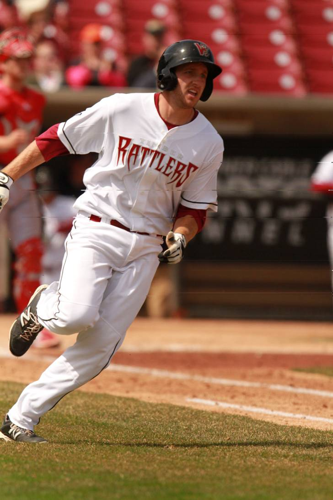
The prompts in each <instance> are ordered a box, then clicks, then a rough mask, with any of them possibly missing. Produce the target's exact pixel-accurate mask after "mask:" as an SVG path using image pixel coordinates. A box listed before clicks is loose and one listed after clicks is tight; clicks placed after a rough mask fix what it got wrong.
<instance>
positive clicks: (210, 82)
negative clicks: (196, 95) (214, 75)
mask: <svg viewBox="0 0 333 500" xmlns="http://www.w3.org/2000/svg"><path fill="white" fill-rule="evenodd" d="M212 92H213V80H212V79H211V78H209V76H208V78H207V82H206V87H205V88H204V91H203V93H202V96H201V97H200V101H203V102H206V101H208V99H209V98H210V96H211V95H212Z"/></svg>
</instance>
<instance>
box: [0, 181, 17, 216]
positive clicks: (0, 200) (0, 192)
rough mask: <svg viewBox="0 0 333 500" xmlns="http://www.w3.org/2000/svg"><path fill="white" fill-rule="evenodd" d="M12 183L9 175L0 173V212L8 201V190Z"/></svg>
mask: <svg viewBox="0 0 333 500" xmlns="http://www.w3.org/2000/svg"><path fill="white" fill-rule="evenodd" d="M13 182H14V181H13V179H12V178H11V177H9V175H7V174H5V173H4V172H0V212H1V210H2V209H3V207H4V206H5V205H6V203H7V201H8V200H9V189H10V187H11V185H12V184H13Z"/></svg>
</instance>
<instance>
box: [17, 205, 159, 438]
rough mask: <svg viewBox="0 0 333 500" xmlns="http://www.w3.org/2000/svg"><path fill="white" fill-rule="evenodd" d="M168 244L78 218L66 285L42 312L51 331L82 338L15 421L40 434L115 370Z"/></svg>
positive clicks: (52, 291)
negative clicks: (48, 416)
mask: <svg viewBox="0 0 333 500" xmlns="http://www.w3.org/2000/svg"><path fill="white" fill-rule="evenodd" d="M161 243H162V238H160V237H157V236H146V235H139V234H136V233H130V232H127V231H125V230H123V229H119V228H117V227H114V226H111V225H110V224H108V223H107V222H94V221H91V220H89V219H88V218H87V217H85V216H83V215H78V216H77V218H76V219H75V221H74V224H73V229H72V231H71V232H70V234H69V236H68V238H67V240H66V243H65V256H64V261H63V266H62V271H61V275H60V279H59V282H54V283H52V284H51V285H50V286H49V287H48V288H47V289H46V290H45V291H44V292H43V293H42V295H41V298H40V301H39V303H38V306H37V314H38V318H39V321H40V323H41V324H42V325H43V326H45V328H47V329H48V330H50V331H51V332H54V333H58V334H63V335H70V334H73V333H76V332H79V335H78V336H77V341H76V343H75V344H74V345H73V346H72V347H70V348H69V349H67V350H66V351H65V352H64V353H63V354H62V355H61V356H60V357H59V358H58V359H57V360H56V361H54V362H53V363H52V364H51V365H50V366H49V367H48V368H47V369H46V370H45V371H44V373H42V375H41V377H40V379H39V380H38V381H36V382H33V383H32V384H30V385H28V386H27V387H26V388H25V389H24V391H23V392H22V394H21V395H20V397H19V399H18V401H17V402H16V404H15V405H14V406H13V407H12V408H11V410H10V411H9V412H8V414H9V418H10V420H11V421H12V422H13V423H15V424H16V425H19V426H20V427H24V428H26V429H30V430H33V427H34V426H35V425H36V424H38V422H39V420H40V418H41V416H42V415H44V414H45V413H46V412H47V411H49V410H50V409H51V408H53V407H54V406H55V405H56V404H57V403H58V402H59V401H60V399H61V398H63V397H64V396H65V395H66V394H68V393H69V392H71V391H73V390H75V389H77V388H78V387H80V386H82V385H83V384H85V383H86V382H88V381H89V380H91V379H93V378H94V377H96V376H97V375H98V374H99V373H100V372H101V371H102V370H103V369H105V368H106V367H107V366H108V365H109V363H110V361H111V358H112V356H113V355H114V354H115V352H116V351H117V350H118V349H119V347H120V346H121V344H122V342H123V340H124V337H125V334H126V330H127V329H128V327H129V326H130V324H131V323H132V322H133V320H134V319H135V317H136V316H137V314H138V312H139V310H140V308H141V307H142V305H143V303H144V301H145V299H146V296H147V294H148V292H149V288H150V284H151V281H152V279H153V277H154V274H155V272H156V269H157V267H158V263H159V261H158V258H157V255H158V253H159V252H160V251H161Z"/></svg>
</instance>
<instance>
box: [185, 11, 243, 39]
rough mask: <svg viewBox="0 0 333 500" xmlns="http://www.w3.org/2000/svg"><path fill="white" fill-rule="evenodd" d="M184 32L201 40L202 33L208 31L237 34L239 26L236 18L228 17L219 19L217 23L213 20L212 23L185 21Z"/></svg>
mask: <svg viewBox="0 0 333 500" xmlns="http://www.w3.org/2000/svg"><path fill="white" fill-rule="evenodd" d="M182 25H183V30H184V32H189V33H193V34H194V37H193V38H200V36H202V35H201V33H205V32H207V31H211V32H212V31H214V30H217V29H223V30H226V31H227V32H228V33H237V32H238V25H237V21H236V19H235V17H234V16H227V17H224V18H223V19H218V20H216V21H214V20H211V21H210V22H202V23H201V22H199V21H192V20H187V19H184V20H183V23H182Z"/></svg>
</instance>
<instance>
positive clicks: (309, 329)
mask: <svg viewBox="0 0 333 500" xmlns="http://www.w3.org/2000/svg"><path fill="white" fill-rule="evenodd" d="M13 319H14V317H13V316H10V315H3V316H0V358H1V370H0V379H1V380H11V381H16V382H23V383H28V382H30V381H32V380H35V379H36V378H38V376H39V374H40V373H41V372H42V370H43V369H45V368H46V367H47V366H48V364H49V363H50V362H51V361H52V360H53V359H54V358H55V357H56V356H57V355H59V354H60V353H61V352H62V351H63V350H64V349H65V347H66V346H68V345H70V344H72V343H73V342H74V341H75V336H74V337H69V338H64V340H63V346H62V349H61V350H59V349H58V350H52V349H49V350H45V351H38V350H37V349H31V350H30V351H29V352H28V353H27V355H25V356H24V358H20V359H17V358H14V357H12V356H11V355H10V354H9V352H8V346H7V344H8V329H9V327H10V325H11V323H12V321H13ZM323 366H325V367H333V324H331V323H300V322H268V321H236V320H235V321H230V320H219V321H217V320H207V321H205V320H149V319H146V318H138V319H137V320H136V321H135V322H134V324H133V325H132V327H131V329H130V330H129V332H128V334H127V338H126V340H125V342H124V345H123V347H122V348H121V350H120V352H119V353H117V354H116V356H115V357H114V360H113V362H112V364H111V366H110V367H109V368H108V369H107V370H105V371H104V372H103V373H102V374H101V375H100V376H99V377H98V378H96V379H94V380H92V381H91V382H90V383H88V384H87V385H86V386H85V387H84V388H83V389H82V390H85V391H95V392H104V393H109V394H114V395H120V396H126V397H134V398H138V399H142V400H145V401H151V402H163V403H172V404H177V405H183V406H193V407H195V408H201V409H205V410H207V411H219V412H221V411H223V412H228V413H234V414H241V415H247V416H250V417H252V418H257V419H261V420H268V421H272V422H275V423H279V424H285V425H299V426H307V427H312V428H316V429H332V428H333V389H332V379H330V378H329V377H326V376H322V375H314V374H310V373H302V372H297V371H293V370H294V369H295V368H310V367H323Z"/></svg>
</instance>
